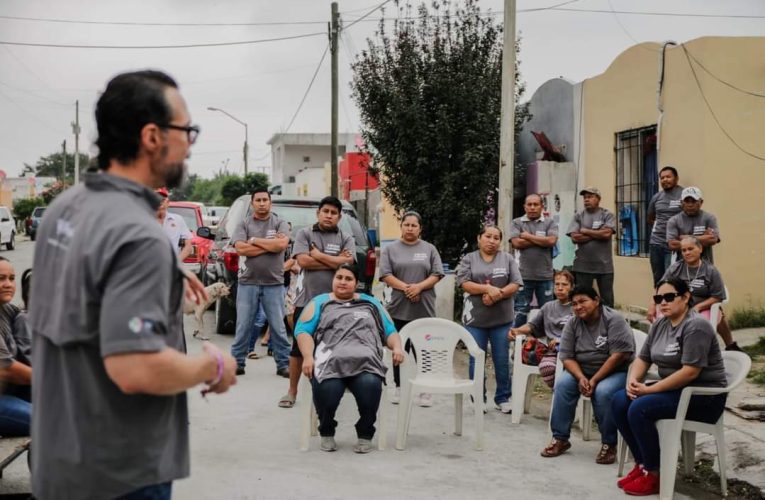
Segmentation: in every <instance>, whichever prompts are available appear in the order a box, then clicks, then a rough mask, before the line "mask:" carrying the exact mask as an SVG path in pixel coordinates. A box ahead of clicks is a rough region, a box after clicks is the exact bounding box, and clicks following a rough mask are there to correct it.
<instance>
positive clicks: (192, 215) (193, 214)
mask: <svg viewBox="0 0 765 500" xmlns="http://www.w3.org/2000/svg"><path fill="white" fill-rule="evenodd" d="M167 211H168V212H171V213H174V214H176V215H180V216H181V217H183V221H184V222H185V223H186V225H187V226H189V229H190V230H192V231H194V232H195V233H196V232H197V229H199V224H197V211H196V209H194V208H191V207H168V208H167Z"/></svg>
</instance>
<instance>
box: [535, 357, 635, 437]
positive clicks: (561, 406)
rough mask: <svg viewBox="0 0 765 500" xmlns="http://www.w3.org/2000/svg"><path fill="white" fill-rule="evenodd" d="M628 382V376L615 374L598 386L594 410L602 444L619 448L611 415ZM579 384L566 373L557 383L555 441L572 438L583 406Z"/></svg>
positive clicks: (552, 423) (552, 422)
mask: <svg viewBox="0 0 765 500" xmlns="http://www.w3.org/2000/svg"><path fill="white" fill-rule="evenodd" d="M626 382H627V372H616V373H612V374H611V375H609V376H608V377H606V378H604V379H603V380H601V381H600V382H598V385H596V386H595V393H594V394H593V395H592V398H590V399H591V400H592V409H593V411H594V413H595V420H597V422H598V429H600V442H601V443H603V444H608V445H616V441H617V434H616V423H615V422H614V416H613V413H612V412H611V399H612V398H613V397H614V394H615V393H616V392H618V391H619V390H620V389H624V385H625V383H626ZM580 396H581V394H580V393H579V382H578V381H577V380H576V379H575V378H574V377H573V376H572V375H571V374H570V373H569V372H568V371H566V370H563V372H562V373H561V374H560V376H559V377H557V378H556V379H555V388H554V389H553V407H552V415H550V429H551V430H552V434H553V437H554V438H555V439H559V440H561V441H568V438H569V437H570V436H571V424H572V423H573V422H574V414H575V413H576V405H577V403H578V402H579V397H580Z"/></svg>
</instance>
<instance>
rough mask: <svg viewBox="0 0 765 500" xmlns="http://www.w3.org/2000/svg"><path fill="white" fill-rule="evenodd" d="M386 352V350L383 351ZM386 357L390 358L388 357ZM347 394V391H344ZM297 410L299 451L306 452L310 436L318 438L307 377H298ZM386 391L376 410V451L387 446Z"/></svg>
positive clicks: (385, 388)
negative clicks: (298, 417)
mask: <svg viewBox="0 0 765 500" xmlns="http://www.w3.org/2000/svg"><path fill="white" fill-rule="evenodd" d="M385 351H386V352H387V351H388V350H387V349H386V350H385ZM388 357H390V356H389V355H388ZM388 371H390V370H388ZM345 392H346V393H349V391H348V390H346V391H345ZM298 398H299V406H298V407H299V408H300V451H308V448H309V447H310V440H311V436H318V434H319V429H318V417H317V415H316V408H314V406H313V385H312V384H311V381H310V380H309V379H308V377H306V376H304V375H301V376H300V387H299V389H298ZM387 409H388V390H387V387H386V386H384V385H383V388H382V395H381V396H380V407H379V408H378V410H377V422H376V423H377V432H376V434H377V449H378V450H380V451H385V448H386V446H387V442H388V441H387V435H388V426H387V424H386V422H387V420H388V411H387Z"/></svg>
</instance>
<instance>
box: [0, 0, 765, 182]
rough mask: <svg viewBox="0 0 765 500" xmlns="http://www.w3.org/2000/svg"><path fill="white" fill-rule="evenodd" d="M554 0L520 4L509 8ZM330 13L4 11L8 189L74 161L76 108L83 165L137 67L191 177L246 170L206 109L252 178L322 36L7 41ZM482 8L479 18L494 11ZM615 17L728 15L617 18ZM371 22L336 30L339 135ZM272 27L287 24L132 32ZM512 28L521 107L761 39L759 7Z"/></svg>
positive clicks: (490, 0) (50, 0)
mask: <svg viewBox="0 0 765 500" xmlns="http://www.w3.org/2000/svg"><path fill="white" fill-rule="evenodd" d="M457 1H458V0H454V2H455V3H456V2H457ZM381 2H382V0H340V1H339V9H340V11H341V13H342V18H343V21H344V23H345V24H346V25H348V24H350V23H351V22H353V20H354V19H357V18H359V17H360V16H363V15H364V14H366V13H367V12H369V11H370V10H372V9H373V8H374V7H375V6H377V5H379V4H380V3H381ZM563 2H564V0H517V9H518V10H519V11H522V10H524V9H530V8H539V7H546V6H553V5H556V4H561V3H563ZM330 3H331V2H330V0H225V1H217V2H211V1H208V0H131V1H130V2H124V1H114V0H76V1H74V0H65V1H64V0H0V42H2V43H0V169H3V170H4V171H5V172H6V173H7V174H8V175H9V176H11V177H13V176H17V175H18V174H19V173H20V172H21V170H22V167H23V164H24V163H30V164H34V163H35V162H36V160H37V159H38V158H39V157H40V156H44V155H47V154H49V153H52V152H54V151H57V150H60V148H61V143H62V141H63V140H64V139H66V141H67V148H68V149H69V150H70V151H71V150H72V149H73V147H74V137H73V135H72V129H71V125H70V123H71V122H72V121H73V120H74V114H75V112H74V109H75V108H74V102H75V100H77V99H79V101H80V123H81V127H82V135H81V138H80V144H81V150H82V151H84V152H87V153H89V154H91V155H92V154H93V152H94V151H93V148H92V142H93V139H94V136H95V124H94V120H93V106H94V103H95V101H96V99H97V97H98V92H99V91H100V90H102V89H103V88H104V86H105V84H106V82H107V81H108V79H109V78H110V77H111V76H113V75H114V74H116V73H119V72H122V71H125V70H131V69H141V68H158V69H162V70H165V71H167V72H169V73H170V74H171V75H172V76H174V77H175V78H176V79H177V80H178V82H179V84H180V86H181V91H182V93H183V95H184V96H185V98H186V100H187V102H188V105H189V110H190V112H191V115H192V120H193V121H194V122H195V123H198V124H199V125H201V127H202V134H201V135H200V137H199V140H198V141H197V143H196V145H195V146H194V148H193V149H192V157H191V158H190V159H189V167H190V171H191V173H196V174H199V175H201V176H203V177H211V176H212V175H213V174H214V173H215V172H216V171H218V170H219V169H221V168H222V167H223V166H226V165H227V167H228V170H229V171H231V172H240V173H241V172H242V166H243V161H242V144H243V141H244V127H242V126H241V125H239V124H238V123H236V122H234V121H233V120H231V119H230V118H228V117H226V116H225V115H223V114H221V113H218V112H213V111H208V110H207V107H208V106H213V107H217V108H221V109H224V110H226V111H228V112H229V113H231V114H233V115H234V116H236V117H237V118H239V119H240V120H242V121H244V122H247V123H248V125H249V143H250V166H251V169H252V167H255V166H269V165H270V154H269V149H268V146H267V145H266V141H267V140H268V139H269V138H270V137H271V136H272V135H273V134H274V133H276V132H279V131H282V130H284V129H285V128H286V127H287V125H288V123H289V121H290V119H291V117H292V115H293V114H294V113H295V110H296V109H297V106H298V103H299V102H300V100H301V98H302V96H303V94H304V92H305V90H306V88H307V87H308V83H309V81H310V80H311V77H312V75H313V74H314V71H315V70H316V67H317V65H318V63H319V60H320V59H321V56H322V53H323V52H324V49H325V47H326V43H327V38H326V36H325V35H323V34H322V35H319V36H313V37H308V38H300V39H294V40H286V41H273V42H267V43H257V44H247V45H234V46H221V47H197V48H175V49H113V48H112V49H94V48H54V47H29V46H18V45H10V44H7V43H8V42H21V43H34V44H54V45H55V44H59V45H106V46H114V45H120V46H125V45H128V46H136V45H138V46H146V45H157V46H166V45H188V44H209V43H218V42H235V41H247V40H261V39H268V38H278V37H288V36H294V35H301V34H308V33H317V32H326V22H327V21H328V20H329V14H330ZM414 3H416V2H414ZM479 3H480V5H481V6H482V9H484V10H492V11H494V12H501V11H502V9H503V0H479ZM560 9H586V10H602V11H605V12H572V11H570V10H560ZM612 10H614V11H617V12H618V11H640V12H653V13H665V14H666V13H684V14H695V15H696V16H698V15H701V14H704V15H719V16H730V17H691V16H669V15H636V14H628V13H620V14H615V13H613V12H612ZM394 14H395V8H394V6H393V4H392V3H389V4H388V5H387V6H386V14H385V16H386V17H390V16H393V15H394ZM380 16H381V13H380V11H377V12H375V13H373V14H372V15H371V16H369V18H367V19H368V20H371V22H367V21H363V22H359V23H357V24H355V25H354V26H352V27H350V28H348V29H347V30H346V31H344V32H343V38H344V41H343V43H342V44H341V47H340V49H341V50H340V94H341V102H340V111H339V113H340V132H356V131H357V130H358V126H359V122H358V112H357V110H356V108H355V105H354V104H353V102H352V100H351V98H350V90H349V85H348V83H349V82H350V79H351V78H350V69H349V61H350V59H351V57H352V55H353V54H355V53H356V52H357V51H359V50H361V49H362V48H363V47H364V46H365V45H366V42H365V40H366V38H367V37H370V36H373V34H374V31H375V29H376V27H377V22H376V21H377V20H378V19H379V18H380ZM736 16H760V17H759V18H751V17H750V18H746V17H736ZM11 17H17V18H18V17H24V18H36V20H21V19H10V18H11ZM48 20H59V21H60V20H67V21H89V22H90V23H71V22H66V23H62V22H50V21H48ZM94 21H95V23H93V22H94ZM104 22H112V23H136V24H103V23H104ZM278 22H284V23H290V24H268V25H249V26H235V25H228V26H166V25H165V26H147V25H141V23H176V24H182V23H187V24H193V23H224V24H225V23H230V24H235V23H278ZM304 22H308V23H305V24H303V23H304ZM310 22H314V23H310ZM517 30H518V33H519V34H520V35H521V36H522V37H523V43H522V49H521V54H520V58H521V61H522V63H521V72H522V75H523V79H524V80H525V81H526V82H527V85H528V89H527V93H526V98H529V97H531V95H532V94H533V92H534V90H535V89H536V88H538V87H539V86H540V85H541V84H542V83H544V82H545V81H547V80H548V79H550V78H555V77H558V76H563V77H565V78H568V79H570V80H572V81H581V80H582V79H584V78H587V77H590V76H594V75H597V74H599V73H602V72H603V71H604V70H605V69H606V68H607V67H608V65H609V64H610V63H611V61H612V60H613V59H614V58H615V57H616V56H617V55H618V54H619V53H620V52H622V51H623V50H625V49H626V48H628V47H630V46H632V45H634V44H635V43H636V41H637V42H642V41H663V40H668V39H671V40H675V41H677V42H683V41H687V40H691V39H694V38H697V37H701V36H705V35H719V36H761V35H763V34H765V1H763V0H644V1H635V0H632V1H630V0H610V3H609V0H578V1H574V2H570V3H568V4H567V5H565V6H562V7H560V8H558V9H553V10H543V11H537V12H519V13H518V17H517ZM761 62H762V61H752V64H760V63H761ZM329 68H330V65H329V56H327V58H326V59H325V61H324V63H323V65H322V67H321V69H320V71H319V73H318V77H317V79H316V82H315V84H314V85H313V88H312V89H311V91H310V93H309V95H308V98H307V100H306V102H305V104H304V106H303V107H302V110H301V111H300V114H299V115H298V116H297V119H296V120H295V122H294V124H293V125H292V127H291V128H290V130H289V131H290V132H329V127H330V70H329Z"/></svg>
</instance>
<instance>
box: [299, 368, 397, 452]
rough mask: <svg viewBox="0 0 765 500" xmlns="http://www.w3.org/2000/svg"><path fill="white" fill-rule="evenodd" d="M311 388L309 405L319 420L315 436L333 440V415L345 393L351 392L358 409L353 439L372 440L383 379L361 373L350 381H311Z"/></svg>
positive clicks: (336, 379)
mask: <svg viewBox="0 0 765 500" xmlns="http://www.w3.org/2000/svg"><path fill="white" fill-rule="evenodd" d="M311 383H312V385H313V404H314V406H316V414H317V415H318V417H319V435H320V436H322V437H326V436H334V435H335V427H337V421H336V420H335V412H336V411H337V407H338V406H340V400H341V399H343V394H345V389H348V390H349V391H351V394H353V397H354V398H355V399H356V406H358V409H359V420H358V422H356V436H358V438H359V439H372V437H373V436H374V435H375V421H377V409H378V408H379V407H380V397H381V396H382V383H383V379H382V378H381V377H380V376H378V375H375V374H374V373H368V372H362V373H360V374H358V375H354V376H353V377H345V378H330V379H326V380H324V381H323V382H321V383H318V382H317V381H316V378H315V377H314V378H312V379H311Z"/></svg>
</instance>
